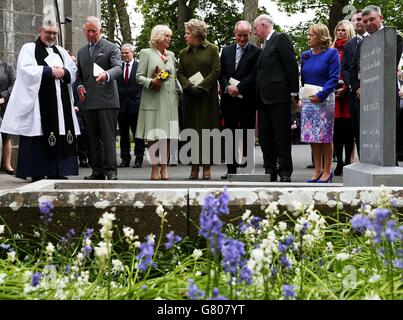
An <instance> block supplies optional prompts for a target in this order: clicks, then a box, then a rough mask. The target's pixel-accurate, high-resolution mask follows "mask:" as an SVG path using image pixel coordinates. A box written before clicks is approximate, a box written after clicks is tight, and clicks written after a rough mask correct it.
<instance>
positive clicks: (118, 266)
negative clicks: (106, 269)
mask: <svg viewBox="0 0 403 320" xmlns="http://www.w3.org/2000/svg"><path fill="white" fill-rule="evenodd" d="M124 270H125V268H124V266H123V263H122V261H120V260H119V259H112V271H113V272H115V273H121V272H123V271H124Z"/></svg>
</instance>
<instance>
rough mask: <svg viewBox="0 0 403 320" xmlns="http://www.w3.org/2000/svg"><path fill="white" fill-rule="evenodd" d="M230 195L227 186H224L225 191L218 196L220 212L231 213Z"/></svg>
mask: <svg viewBox="0 0 403 320" xmlns="http://www.w3.org/2000/svg"><path fill="white" fill-rule="evenodd" d="M229 198H230V195H229V193H228V191H227V187H224V192H223V193H221V195H220V196H219V197H218V214H224V215H228V214H229V208H228V202H229Z"/></svg>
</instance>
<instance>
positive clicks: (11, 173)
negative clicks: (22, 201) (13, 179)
mask: <svg viewBox="0 0 403 320" xmlns="http://www.w3.org/2000/svg"><path fill="white" fill-rule="evenodd" d="M4 172H5V173H6V174H9V175H10V176H15V175H16V173H17V172H15V170H4Z"/></svg>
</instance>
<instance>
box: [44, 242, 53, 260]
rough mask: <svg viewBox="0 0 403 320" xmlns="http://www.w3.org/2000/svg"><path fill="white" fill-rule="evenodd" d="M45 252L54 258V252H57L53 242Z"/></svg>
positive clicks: (49, 243)
mask: <svg viewBox="0 0 403 320" xmlns="http://www.w3.org/2000/svg"><path fill="white" fill-rule="evenodd" d="M45 251H46V254H47V255H48V256H49V257H52V255H53V252H55V246H54V245H53V243H52V242H48V245H47V246H46V248H45Z"/></svg>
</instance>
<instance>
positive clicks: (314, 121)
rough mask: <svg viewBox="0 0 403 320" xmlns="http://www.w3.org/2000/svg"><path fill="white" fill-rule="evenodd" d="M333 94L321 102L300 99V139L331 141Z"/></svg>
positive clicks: (320, 141) (315, 141)
mask: <svg viewBox="0 0 403 320" xmlns="http://www.w3.org/2000/svg"><path fill="white" fill-rule="evenodd" d="M333 125H334V94H333V93H332V94H330V95H329V99H328V100H325V101H323V102H321V103H312V102H310V101H309V100H308V99H302V111H301V141H302V142H308V143H333Z"/></svg>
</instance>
